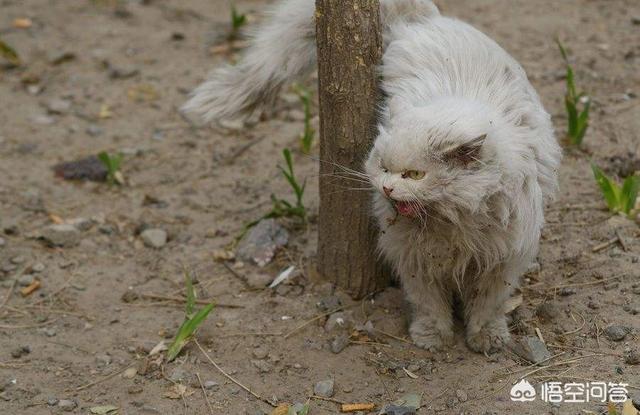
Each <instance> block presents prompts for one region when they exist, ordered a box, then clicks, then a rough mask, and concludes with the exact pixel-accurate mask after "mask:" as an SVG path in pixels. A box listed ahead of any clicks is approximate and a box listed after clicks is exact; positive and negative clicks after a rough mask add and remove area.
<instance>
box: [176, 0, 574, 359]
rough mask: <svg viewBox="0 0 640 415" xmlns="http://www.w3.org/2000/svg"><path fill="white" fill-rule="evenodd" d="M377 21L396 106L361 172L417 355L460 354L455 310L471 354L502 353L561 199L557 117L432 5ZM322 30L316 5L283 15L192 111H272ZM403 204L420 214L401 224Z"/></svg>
mask: <svg viewBox="0 0 640 415" xmlns="http://www.w3.org/2000/svg"><path fill="white" fill-rule="evenodd" d="M381 17H382V23H383V38H384V45H385V50H384V56H383V63H382V65H381V68H380V71H381V74H382V79H383V80H382V89H383V92H384V95H385V96H386V97H387V98H386V99H385V102H384V103H383V104H382V107H381V111H380V122H379V135H378V137H377V139H376V142H375V145H374V148H373V149H372V150H371V153H370V155H369V158H368V160H367V162H366V164H365V172H366V178H367V180H368V181H369V182H370V183H371V184H372V185H373V187H374V188H375V189H377V190H378V192H375V194H374V214H375V216H376V217H377V218H378V222H379V225H380V230H381V232H380V238H379V241H378V246H379V248H380V252H381V254H382V255H383V256H384V258H386V260H388V261H389V262H390V263H391V264H392V265H393V266H394V269H395V270H396V272H397V275H398V276H399V278H400V279H401V282H402V285H403V287H404V289H405V292H406V297H407V299H408V301H409V303H410V304H411V305H412V308H413V320H412V323H411V325H410V329H409V331H410V334H411V336H412V338H413V340H414V342H415V343H416V344H417V345H419V346H421V347H424V348H428V349H439V348H442V347H444V346H446V345H448V344H451V343H452V341H453V313H452V304H453V299H454V297H456V296H457V297H459V298H460V300H461V301H462V304H463V307H464V313H463V314H464V319H465V326H466V339H467V344H468V345H469V346H470V347H471V348H472V349H473V350H476V351H481V352H488V351H493V350H497V349H499V348H500V347H502V346H503V345H504V343H505V342H506V341H507V340H508V338H509V332H508V329H507V326H506V322H505V317H504V304H505V301H506V300H507V299H508V298H509V296H510V294H511V292H512V291H513V289H514V288H516V287H517V286H518V284H519V280H520V277H521V275H522V274H523V273H524V271H525V270H526V268H527V266H528V265H529V264H530V262H531V261H532V260H533V259H534V258H535V256H536V254H537V251H538V241H539V237H540V231H541V228H542V225H543V222H544V215H543V205H544V201H545V199H546V198H548V197H550V196H552V195H553V193H554V192H555V190H556V187H557V181H556V170H557V167H558V164H559V163H560V159H561V151H560V147H559V146H558V144H557V142H556V139H555V137H554V134H553V128H552V125H551V122H550V117H549V115H548V114H547V112H546V111H545V110H544V108H543V106H542V104H541V102H540V99H539V98H538V96H537V94H536V92H535V91H534V89H533V87H532V86H531V84H530V83H529V81H528V80H527V77H526V74H525V72H524V70H523V69H522V68H521V67H520V65H519V64H518V63H517V62H516V61H515V60H514V59H513V58H512V57H511V56H509V54H507V53H506V52H505V51H504V50H503V49H502V48H500V47H499V46H498V45H497V44H496V43H495V42H494V41H492V40H491V39H489V38H488V37H487V36H485V35H484V34H482V33H481V32H479V31H478V30H476V29H474V28H473V27H471V26H469V25H468V24H466V23H463V22H460V21H458V20H455V19H451V18H447V17H443V16H441V15H440V14H439V12H438V9H437V8H436V7H435V6H434V5H433V3H432V2H431V1H428V0H382V1H381ZM314 29H315V24H314V1H313V0H285V1H282V2H281V3H279V5H277V6H276V7H275V9H274V10H273V11H272V13H271V15H270V17H269V19H268V20H267V21H266V22H265V24H264V25H262V26H261V27H260V28H259V29H258V30H257V31H256V33H255V34H254V37H253V40H252V43H251V47H250V48H249V50H248V51H247V53H246V55H245V56H244V58H243V59H242V61H241V62H240V63H239V64H238V66H236V67H231V66H225V67H222V68H220V69H218V70H216V71H214V72H213V73H212V75H211V77H210V78H209V80H208V81H207V82H205V83H203V84H202V85H201V86H199V87H198V88H197V89H196V90H195V91H194V93H193V95H192V97H191V99H190V100H189V102H188V103H187V104H186V105H185V107H184V109H185V110H187V111H190V112H194V113H196V114H198V115H200V116H201V117H203V118H204V119H206V120H209V121H210V120H213V119H219V118H223V117H235V116H240V115H244V114H246V113H247V112H250V111H253V110H254V109H255V108H256V107H259V106H260V105H263V104H264V103H265V102H266V101H267V100H268V99H269V98H271V97H273V96H274V95H275V94H276V92H277V90H278V89H279V88H280V87H281V86H282V85H283V84H284V83H285V82H289V81H291V80H292V79H294V78H296V77H299V76H301V75H304V74H306V73H308V72H309V71H311V70H312V69H313V68H314V64H315V56H316V55H315V40H314ZM471 143H472V145H473V146H472V147H469V146H471ZM467 147H469V148H468V149H467ZM452 149H453V153H452ZM460 149H462V150H460ZM461 151H462V152H461ZM456 152H457V153H456ZM450 154H454V155H455V154H461V155H462V158H456V157H453V158H452V157H451V156H450ZM407 171H417V172H419V174H416V177H414V178H409V177H406V176H407V175H406V172H407ZM421 175H424V176H423V177H422V176H421ZM385 188H386V191H385ZM390 189H392V190H391V191H390ZM398 203H404V204H405V205H408V206H411V208H412V209H413V211H414V212H417V213H416V214H405V215H404V216H402V215H399V214H398V212H400V211H401V210H400V209H398Z"/></svg>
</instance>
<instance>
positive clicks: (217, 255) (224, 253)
mask: <svg viewBox="0 0 640 415" xmlns="http://www.w3.org/2000/svg"><path fill="white" fill-rule="evenodd" d="M235 257H236V254H234V253H233V251H228V250H226V249H214V250H213V260H214V261H216V262H224V261H230V260H232V259H234V258H235Z"/></svg>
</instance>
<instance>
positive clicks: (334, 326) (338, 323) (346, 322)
mask: <svg viewBox="0 0 640 415" xmlns="http://www.w3.org/2000/svg"><path fill="white" fill-rule="evenodd" d="M352 327H353V321H352V320H351V316H350V315H348V314H347V313H345V312H342V311H339V312H337V313H333V314H331V315H330V316H329V318H328V319H327V322H326V323H325V324H324V330H325V331H326V332H327V333H332V332H335V331H344V330H350V329H351V328H352Z"/></svg>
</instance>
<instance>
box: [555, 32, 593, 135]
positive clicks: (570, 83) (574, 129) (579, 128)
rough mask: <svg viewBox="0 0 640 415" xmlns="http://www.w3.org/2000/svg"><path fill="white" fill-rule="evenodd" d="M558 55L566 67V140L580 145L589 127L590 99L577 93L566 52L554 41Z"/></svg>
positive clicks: (558, 42) (557, 41)
mask: <svg viewBox="0 0 640 415" xmlns="http://www.w3.org/2000/svg"><path fill="white" fill-rule="evenodd" d="M556 43H557V44H558V47H559V48H560V53H561V54H562V58H563V59H564V62H565V64H566V66H567V81H566V82H567V91H566V93H565V95H564V105H565V108H566V110H567V118H568V123H569V125H568V127H567V140H568V141H569V143H571V144H572V145H575V146H579V145H581V144H582V140H583V139H584V135H585V134H586V132H587V128H588V127H589V109H590V108H591V99H590V98H589V96H587V95H586V94H585V93H584V92H580V93H578V92H577V90H576V85H575V80H574V73H573V68H572V67H571V64H569V58H568V55H567V51H566V50H565V48H564V46H562V43H560V41H559V40H556ZM580 105H582V110H581V111H579V110H578V106H580Z"/></svg>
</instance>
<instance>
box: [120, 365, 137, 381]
mask: <svg viewBox="0 0 640 415" xmlns="http://www.w3.org/2000/svg"><path fill="white" fill-rule="evenodd" d="M137 374H138V369H137V368H135V367H130V368H129V369H127V370H125V371H124V373H123V374H122V377H123V378H125V379H133V378H134V377H135V376H136V375H137Z"/></svg>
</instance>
